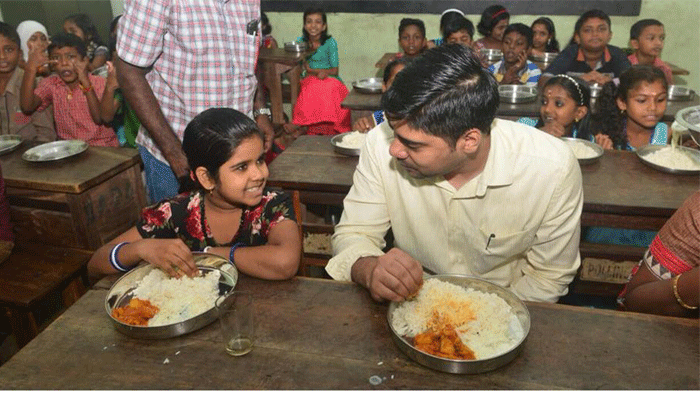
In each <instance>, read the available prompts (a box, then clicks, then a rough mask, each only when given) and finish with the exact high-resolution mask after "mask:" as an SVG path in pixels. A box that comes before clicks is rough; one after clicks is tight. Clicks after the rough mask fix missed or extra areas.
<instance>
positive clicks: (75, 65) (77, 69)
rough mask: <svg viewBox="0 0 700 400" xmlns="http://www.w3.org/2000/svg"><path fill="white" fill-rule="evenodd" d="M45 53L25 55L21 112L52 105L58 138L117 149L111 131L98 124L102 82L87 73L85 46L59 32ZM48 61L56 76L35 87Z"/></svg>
mask: <svg viewBox="0 0 700 400" xmlns="http://www.w3.org/2000/svg"><path fill="white" fill-rule="evenodd" d="M48 50H49V58H48V59H47V57H46V55H45V54H44V53H43V52H41V51H40V50H39V49H35V50H33V51H32V52H30V53H29V59H28V60H27V68H26V71H25V73H24V79H23V80H22V89H21V96H20V97H21V106H22V111H23V112H24V113H25V114H31V113H33V112H36V111H42V110H44V109H46V108H47V107H48V106H49V105H51V104H53V107H54V121H55V122H56V134H57V136H58V137H59V138H60V139H78V140H83V141H85V142H87V143H88V144H89V145H91V146H112V147H116V146H118V145H119V142H118V141H117V136H116V135H115V134H114V131H113V130H112V129H111V128H110V127H108V126H105V125H103V124H102V119H101V117H100V100H99V99H100V98H101V97H102V93H103V91H104V87H105V79H104V78H102V77H99V76H94V75H91V74H89V73H88V69H87V64H88V59H87V56H86V53H85V43H84V42H83V41H82V40H81V39H80V38H79V37H77V36H75V35H71V34H66V33H61V34H58V35H55V36H54V37H52V38H51V44H50V45H49V48H48ZM49 60H50V61H49ZM49 62H50V63H51V65H52V67H53V69H54V71H55V72H56V73H55V74H53V75H51V76H49V77H47V78H44V79H43V80H42V81H41V82H39V83H38V84H37V83H36V82H35V81H36V79H35V78H36V70H37V67H38V66H40V65H44V64H46V63H49Z"/></svg>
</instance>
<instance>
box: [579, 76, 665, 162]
mask: <svg viewBox="0 0 700 400" xmlns="http://www.w3.org/2000/svg"><path fill="white" fill-rule="evenodd" d="M641 82H647V83H656V82H661V84H662V85H663V87H664V90H668V82H666V75H664V73H663V71H661V70H660V69H658V68H656V67H654V66H651V65H640V64H637V65H633V66H632V67H631V68H630V69H628V70H627V71H625V72H623V73H622V74H621V75H620V83H619V84H618V85H617V86H615V83H614V82H613V81H610V82H608V83H606V84H605V85H603V89H602V91H601V94H600V98H598V100H597V103H598V105H597V107H596V108H597V109H598V111H597V112H596V113H595V114H594V115H593V120H592V128H593V132H596V133H603V134H605V135H608V136H609V137H610V139H611V140H612V142H613V147H615V148H616V149H618V150H622V149H626V148H627V144H628V142H627V134H626V132H625V124H626V122H627V114H626V113H623V112H622V110H620V108H619V107H618V106H617V101H616V100H617V99H620V100H622V101H625V102H626V101H627V95H628V94H629V92H630V90H632V89H634V88H636V87H637V85H639V83H641Z"/></svg>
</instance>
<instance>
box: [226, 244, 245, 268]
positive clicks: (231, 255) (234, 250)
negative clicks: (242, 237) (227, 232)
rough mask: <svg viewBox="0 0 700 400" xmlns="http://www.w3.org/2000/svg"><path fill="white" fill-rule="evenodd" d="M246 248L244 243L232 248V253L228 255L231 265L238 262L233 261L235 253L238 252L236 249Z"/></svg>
mask: <svg viewBox="0 0 700 400" xmlns="http://www.w3.org/2000/svg"><path fill="white" fill-rule="evenodd" d="M241 246H245V245H244V244H243V243H242V242H237V243H235V244H234V245H233V246H231V251H230V252H229V253H228V260H229V261H231V264H233V265H236V262H235V261H233V256H234V253H235V252H236V249H237V248H239V247H241Z"/></svg>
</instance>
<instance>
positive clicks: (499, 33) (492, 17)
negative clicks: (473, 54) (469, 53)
mask: <svg viewBox="0 0 700 400" xmlns="http://www.w3.org/2000/svg"><path fill="white" fill-rule="evenodd" d="M509 22H510V14H509V13H508V10H506V8H505V7H503V6H502V5H499V4H494V5H492V6H488V7H486V9H485V10H484V12H482V13H481V20H480V21H479V23H478V24H477V25H476V30H477V31H479V33H480V34H481V35H482V36H483V37H482V38H481V39H479V40H477V41H476V42H474V44H473V47H474V49H476V50H477V51H478V50H481V49H496V50H501V46H502V41H503V33H504V32H505V30H506V27H507V26H508V23H509Z"/></svg>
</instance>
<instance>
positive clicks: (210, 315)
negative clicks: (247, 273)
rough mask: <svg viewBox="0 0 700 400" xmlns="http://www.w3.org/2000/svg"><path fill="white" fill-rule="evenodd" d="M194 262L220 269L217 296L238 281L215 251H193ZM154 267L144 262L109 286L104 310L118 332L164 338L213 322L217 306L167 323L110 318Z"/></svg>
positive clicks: (208, 268) (205, 269) (207, 268)
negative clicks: (145, 323) (146, 323)
mask: <svg viewBox="0 0 700 400" xmlns="http://www.w3.org/2000/svg"><path fill="white" fill-rule="evenodd" d="M194 261H195V264H196V265H197V267H199V269H200V271H202V272H203V273H209V272H211V271H213V270H214V269H218V270H219V271H220V272H221V277H220V278H219V295H223V294H226V293H228V292H229V291H231V290H233V288H234V287H235V286H236V282H237V281H238V271H237V270H236V267H234V266H233V265H232V264H231V263H230V262H228V260H226V259H225V258H223V257H219V256H216V255H214V254H206V253H195V254H194ZM154 268H156V267H154V266H152V265H150V264H145V263H144V264H143V265H141V266H138V267H136V268H134V269H132V270H131V271H129V272H127V273H126V274H124V276H122V277H121V278H119V280H118V281H116V282H115V283H114V285H112V287H111V288H110V289H109V292H108V293H107V297H105V311H106V312H107V315H108V316H109V319H110V320H111V321H112V323H113V324H114V326H115V328H116V329H117V331H119V332H121V333H123V334H125V335H127V336H131V337H135V338H140V339H167V338H172V337H176V336H180V335H184V334H186V333H190V332H193V331H196V330H198V329H201V328H203V327H205V326H207V325H209V324H211V323H212V322H214V321H216V318H217V314H216V307H215V306H214V305H213V304H212V307H211V308H210V309H209V310H207V311H206V312H204V313H202V314H199V315H197V316H195V317H192V318H190V319H187V320H184V321H181V322H177V323H174V324H169V325H161V326H153V327H148V326H136V325H129V324H125V323H123V322H121V321H118V320H116V319H115V318H114V317H112V310H113V309H115V308H117V307H122V306H125V305H127V304H128V303H129V300H131V298H132V297H133V291H134V289H136V288H137V287H138V284H139V283H140V282H141V280H142V279H143V278H144V277H145V276H146V275H148V273H149V272H151V271H152V270H153V269H154Z"/></svg>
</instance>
